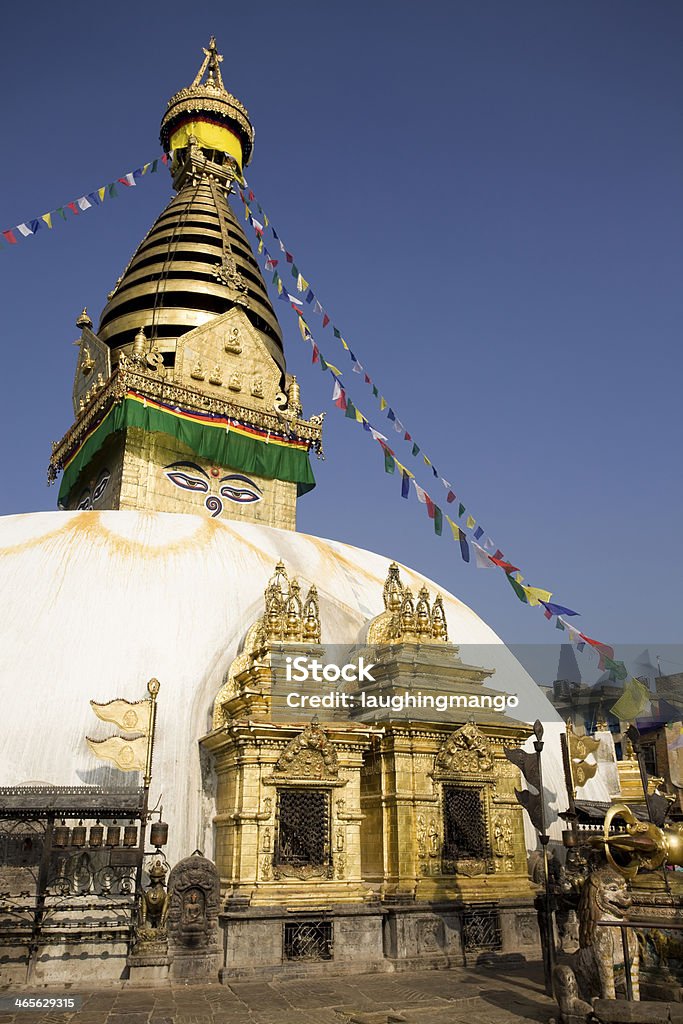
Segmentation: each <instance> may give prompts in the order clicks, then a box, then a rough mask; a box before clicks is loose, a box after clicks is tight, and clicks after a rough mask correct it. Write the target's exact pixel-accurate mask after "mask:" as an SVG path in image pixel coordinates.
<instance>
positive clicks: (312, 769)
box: [263, 719, 346, 881]
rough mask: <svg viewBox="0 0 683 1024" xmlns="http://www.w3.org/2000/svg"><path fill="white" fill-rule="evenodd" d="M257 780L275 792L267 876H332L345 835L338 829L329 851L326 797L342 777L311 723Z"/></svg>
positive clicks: (315, 724)
mask: <svg viewBox="0 0 683 1024" xmlns="http://www.w3.org/2000/svg"><path fill="white" fill-rule="evenodd" d="M263 782H264V784H265V785H274V786H275V792H276V812H275V836H274V844H273V861H272V872H273V878H274V879H275V880H276V881H277V880H279V879H280V878H298V879H301V880H305V879H308V878H328V879H332V878H334V877H335V861H337V862H338V863H337V867H339V865H340V864H341V863H343V860H344V856H343V854H344V834H345V833H344V830H343V829H342V828H338V833H339V835H338V837H337V844H336V846H335V847H334V853H333V842H332V794H333V790H334V788H335V787H338V786H345V785H346V779H344V778H341V776H340V772H339V759H338V756H337V751H336V749H335V747H334V744H333V743H332V741H331V740H330V738H329V736H328V734H327V733H326V732H325V730H324V729H321V728H320V726H319V725H318V722H317V720H316V719H314V720H313V721H312V722H311V723H310V725H308V726H306V728H305V729H304V730H303V731H302V732H300V733H299V734H298V736H295V737H294V738H293V739H292V740H290V742H289V743H288V744H287V746H286V747H285V749H284V750H283V751H282V754H281V755H280V757H279V758H278V760H277V762H276V764H275V767H274V769H273V774H272V775H271V776H269V777H267V778H264V780H263ZM340 840H341V844H340ZM337 847H339V848H338V849H337Z"/></svg>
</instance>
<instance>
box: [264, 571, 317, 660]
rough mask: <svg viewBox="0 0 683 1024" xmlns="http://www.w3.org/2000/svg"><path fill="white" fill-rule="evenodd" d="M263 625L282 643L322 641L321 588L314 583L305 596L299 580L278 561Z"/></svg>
mask: <svg viewBox="0 0 683 1024" xmlns="http://www.w3.org/2000/svg"><path fill="white" fill-rule="evenodd" d="M264 599H265V606H266V610H265V615H264V626H265V629H266V634H267V637H268V639H269V640H272V641H276V642H279V643H300V642H302V641H304V640H305V641H306V642H307V643H319V642H320V609H319V605H318V591H317V589H316V588H315V586H312V587H311V588H310V589H309V591H308V594H307V596H306V599H305V600H303V599H302V597H301V586H300V584H299V581H298V580H297V579H296V578H294V579H291V580H290V578H289V576H288V575H287V570H286V569H285V566H284V563H283V562H278V563H277V565H276V566H275V572H274V574H273V576H272V577H271V578H270V580H269V582H268V586H267V587H266V590H265V593H264Z"/></svg>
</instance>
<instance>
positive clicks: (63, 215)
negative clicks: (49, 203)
mask: <svg viewBox="0 0 683 1024" xmlns="http://www.w3.org/2000/svg"><path fill="white" fill-rule="evenodd" d="M55 213H58V214H59V216H60V217H61V218H62V220H66V213H65V212H64V207H63V206H58V207H57V209H56V210H55Z"/></svg>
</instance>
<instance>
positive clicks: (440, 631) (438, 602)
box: [432, 594, 448, 643]
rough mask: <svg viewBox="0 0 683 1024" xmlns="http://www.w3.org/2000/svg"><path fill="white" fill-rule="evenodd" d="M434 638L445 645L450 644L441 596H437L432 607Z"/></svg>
mask: <svg viewBox="0 0 683 1024" xmlns="http://www.w3.org/2000/svg"><path fill="white" fill-rule="evenodd" d="M432 637H433V638H434V640H443V642H444V643H448V626H447V625H446V613H445V611H444V607H443V599H442V597H441V594H437V595H436V599H435V601H434V604H433V605H432Z"/></svg>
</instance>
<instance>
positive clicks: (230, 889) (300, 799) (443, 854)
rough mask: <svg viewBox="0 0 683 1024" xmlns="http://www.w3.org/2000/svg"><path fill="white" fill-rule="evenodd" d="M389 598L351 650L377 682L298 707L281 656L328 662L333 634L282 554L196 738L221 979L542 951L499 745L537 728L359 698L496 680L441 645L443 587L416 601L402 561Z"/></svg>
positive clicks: (451, 689)
mask: <svg viewBox="0 0 683 1024" xmlns="http://www.w3.org/2000/svg"><path fill="white" fill-rule="evenodd" d="M384 599H385V612H383V613H382V614H381V615H380V616H378V617H377V618H376V619H374V620H373V621H372V622H371V623H370V625H369V627H368V629H367V631H366V633H365V636H364V637H361V638H360V639H359V643H358V645H357V646H356V648H355V654H354V656H355V657H356V658H357V657H358V655H359V652H364V653H365V654H372V662H373V675H374V678H373V680H372V681H370V682H367V681H363V682H359V683H354V684H351V685H350V686H346V690H347V692H348V694H349V697H348V700H349V702H351V701H353V704H352V705H351V706H349V704H347V706H346V707H341V708H340V707H339V706H338V702H337V704H335V706H333V707H332V710H328V709H326V708H325V707H323V708H321V710H320V712H319V715H320V717H318V714H315V713H312V712H311V710H310V708H308V707H307V708H305V709H303V710H302V709H299V708H296V710H292V707H294V706H295V705H296V702H294V704H289V705H288V702H287V693H288V692H291V691H292V690H297V692H298V691H300V690H302V689H303V688H304V687H302V686H300V685H299V686H294V684H292V683H286V682H283V677H282V672H281V668H282V665H283V664H284V663H285V661H286V660H287V659H292V660H293V659H294V658H296V657H300V658H307V659H309V660H310V659H314V658H315V659H319V660H320V661H321V662H322V661H323V660H324V657H325V653H326V652H327V653H328V654H329V648H330V646H331V645H327V646H324V645H323V644H321V641H320V637H321V623H320V617H319V610H318V601H317V592H316V589H315V587H311V588H310V589H309V591H308V593H307V594H306V595H304V594H303V593H302V591H301V588H300V586H299V584H298V581H297V580H294V579H292V580H290V579H289V577H288V575H287V572H286V569H285V567H284V565H283V564H282V563H279V564H278V566H277V567H276V570H275V574H274V576H273V578H272V580H271V581H270V583H269V584H268V586H267V588H266V591H265V600H264V613H263V615H262V616H261V617H260V618H259V619H257V621H256V622H255V623H254V624H253V625H252V626H251V628H250V629H249V630H248V632H247V634H246V637H245V641H244V645H243V649H242V651H241V653H240V654H238V656H237V658H236V659H235V661H234V662H233V664H232V666H231V667H230V670H229V672H228V673H227V677H226V680H225V683H224V685H223V687H222V688H221V690H220V692H219V693H218V695H217V698H216V702H215V706H214V712H213V729H212V731H211V732H209V733H208V735H206V736H205V737H203V739H202V740H201V741H200V742H201V746H202V748H203V749H204V751H206V752H207V753H209V754H210V755H211V760H212V763H213V766H214V770H215V780H216V782H215V785H216V788H215V800H216V815H215V818H214V826H215V861H216V864H217V867H218V871H219V874H220V877H221V890H222V897H223V901H224V903H223V907H224V909H223V913H222V915H221V925H222V927H223V928H224V929H225V932H226V943H225V949H226V954H225V966H224V968H223V976H224V977H230V976H235V975H241V974H253V973H256V974H258V973H260V972H263V973H270V972H272V971H273V970H288V969H296V970H297V971H300V970H301V969H302V963H305V965H306V969H307V970H320V969H322V968H323V966H324V962H325V961H334V969H335V970H353V969H361V968H362V969H363V970H367V969H377V970H384V969H400V968H402V967H403V968H406V969H408V968H411V967H416V966H420V965H422V966H430V967H435V966H448V965H450V964H457V963H460V964H462V963H463V962H467V961H468V960H470V959H473V958H474V959H476V958H477V957H478V956H480V955H481V954H482V953H499V952H502V953H509V952H515V953H519V952H520V951H524V950H525V949H527V950H528V951H529V953H533V951H534V950H535V948H536V944H537V928H536V918H535V913H534V911H533V895H534V890H533V889H532V887H531V884H530V882H529V879H528V872H527V854H526V847H525V842H524V829H523V822H522V810H521V808H520V806H519V804H518V803H517V801H516V799H515V792H514V791H515V786H519V773H518V770H517V769H516V768H515V767H514V766H513V765H512V764H511V763H510V762H509V761H508V760H506V758H505V756H504V752H503V751H504V747H510V746H516V745H519V744H521V743H523V742H524V741H525V740H526V739H527V737H528V735H529V727H528V726H527V725H526V724H524V723H521V722H518V721H515V720H513V719H510V718H509V717H507V716H505V715H504V714H502V713H501V712H498V711H491V710H489V709H488V708H486V709H484V710H483V711H482V710H477V711H473V710H472V709H471V704H472V701H471V700H468V703H469V705H470V706H469V708H468V709H464V708H461V709H458V710H457V711H456V712H455V713H454V712H452V711H449V713H448V714H439V713H438V712H436V713H435V711H434V710H433V709H430V708H429V707H428V708H426V709H425V708H424V707H420V708H417V709H412V708H411V709H410V712H409V717H408V716H406V715H401V714H399V713H397V712H394V711H392V710H389V711H387V710H384V708H383V707H382V706H381V704H380V705H379V708H380V710H379V711H378V710H376V709H369V708H368V695H370V694H374V696H375V703H376V702H377V701H378V700H379V697H380V696H381V698H382V700H383V701H384V702H385V703H390V702H391V697H392V696H395V695H397V694H400V693H405V692H413V693H414V692H419V693H420V694H421V695H422V697H423V699H424V696H425V695H427V696H429V694H436V693H438V694H441V695H444V694H449V693H450V694H454V693H457V694H460V695H465V697H468V698H469V697H472V696H475V695H478V696H479V697H481V696H482V695H483V694H488V695H494V694H495V693H496V691H493V690H491V689H490V688H489V687H487V688H486V689H484V688H483V686H482V683H483V682H484V680H485V679H486V678H487V677H489V676H490V675H491V672H490V671H489V670H486V669H482V668H478V667H475V666H470V665H465V664H463V663H462V662H461V661H460V659H459V657H458V648H457V646H456V645H454V644H452V643H450V642H449V641H448V636H447V625H446V621H445V616H444V614H443V607H442V604H441V600H440V598H438V597H437V598H436V599H435V600H434V601H432V600H431V598H430V596H429V594H428V593H427V591H426V589H424V588H423V590H422V591H421V592H420V594H419V595H418V596H417V598H415V597H413V595H412V594H411V593H410V591H409V590H408V589H407V588H404V587H403V585H402V583H401V581H400V576H399V570H398V566H396V565H395V564H394V565H392V567H391V569H390V571H389V578H388V580H387V585H386V586H385V592H384ZM318 689H319V690H320V687H318ZM323 690H325V692H328V693H330V692H331V689H330V687H329V686H328V687H327V688H326V689H325V687H324V686H323ZM321 692H322V691H321ZM363 694H365V696H364V697H363V699H362V700H361V699H360V698H361V696H362V695H363ZM333 703H334V702H332V701H328V706H329V705H332V704H333ZM369 703H370V704H372V703H373V702H372V701H370V702H369ZM427 703H428V701H427Z"/></svg>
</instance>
